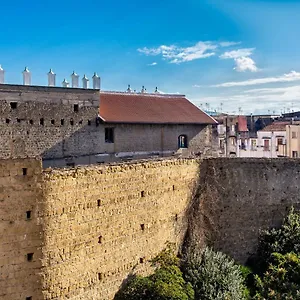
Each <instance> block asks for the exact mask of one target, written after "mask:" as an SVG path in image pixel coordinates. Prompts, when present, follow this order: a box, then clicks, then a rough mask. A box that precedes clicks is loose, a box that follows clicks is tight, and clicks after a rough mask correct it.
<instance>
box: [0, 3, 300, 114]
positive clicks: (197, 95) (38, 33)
mask: <svg viewBox="0 0 300 300" xmlns="http://www.w3.org/2000/svg"><path fill="white" fill-rule="evenodd" d="M45 2H46V1H36V0H32V1H21V0H15V1H10V2H8V1H5V2H3V3H1V18H0V23H1V28H2V30H1V31H0V41H1V46H0V64H1V65H2V67H3V69H5V71H6V74H5V77H6V82H7V83H21V82H22V75H21V71H22V70H23V69H24V67H25V66H28V68H29V69H30V70H31V72H32V84H36V85H46V84H47V76H46V73H47V72H48V71H49V69H50V68H52V69H53V70H54V71H55V73H56V74H57V82H58V84H59V85H60V83H61V82H62V80H63V79H64V78H67V79H68V80H70V74H71V73H72V71H73V70H75V71H76V72H77V73H78V74H79V75H81V77H82V76H83V74H87V76H88V77H89V78H91V77H92V74H93V72H95V71H96V72H97V73H98V74H99V75H100V76H101V79H102V88H103V89H105V90H125V89H126V88H127V84H131V87H132V88H133V89H137V90H140V89H141V86H142V85H145V87H146V88H147V90H148V91H154V89H155V87H156V86H158V88H159V90H160V91H162V92H165V93H180V94H186V95H187V97H188V98H189V99H191V100H192V101H193V102H194V103H195V104H196V105H199V106H201V107H203V108H208V107H209V108H210V109H218V108H220V107H221V106H222V107H223V110H224V111H226V112H236V113H238V111H242V112H244V113H250V112H252V113H259V112H268V111H270V112H273V111H275V112H276V113H280V112H281V111H283V110H285V111H287V110H288V109H289V110H292V109H293V110H298V109H299V110H300V38H299V36H300V1H299V0H297V1H279V0H278V1H276V0H273V1H272V0H265V1H263V0H262V1H259V0H226V1H224V0H186V1H179V0H160V1H158V0H152V1H147V2H146V1H136V0H132V1H121V0H115V1H91V0H86V1H76V0H74V1H57V0H52V1H47V2H46V4H45ZM221 103H222V105H221Z"/></svg>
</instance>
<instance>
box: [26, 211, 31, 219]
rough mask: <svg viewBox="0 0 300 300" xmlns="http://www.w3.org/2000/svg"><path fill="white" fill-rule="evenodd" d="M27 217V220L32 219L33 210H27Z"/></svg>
mask: <svg viewBox="0 0 300 300" xmlns="http://www.w3.org/2000/svg"><path fill="white" fill-rule="evenodd" d="M26 219H27V220H30V219H31V210H28V211H26Z"/></svg>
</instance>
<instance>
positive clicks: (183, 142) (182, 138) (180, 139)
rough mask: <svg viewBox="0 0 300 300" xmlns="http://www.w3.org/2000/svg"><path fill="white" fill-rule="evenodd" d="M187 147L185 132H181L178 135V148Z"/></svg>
mask: <svg viewBox="0 0 300 300" xmlns="http://www.w3.org/2000/svg"><path fill="white" fill-rule="evenodd" d="M187 147H188V140H187V136H186V135H185V134H181V135H180V136H179V137H178V148H187Z"/></svg>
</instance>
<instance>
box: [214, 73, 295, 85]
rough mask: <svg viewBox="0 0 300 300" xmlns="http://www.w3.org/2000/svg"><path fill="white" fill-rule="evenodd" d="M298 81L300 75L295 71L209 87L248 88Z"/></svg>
mask: <svg viewBox="0 0 300 300" xmlns="http://www.w3.org/2000/svg"><path fill="white" fill-rule="evenodd" d="M299 80H300V73H299V72H296V71H291V72H290V73H287V74H283V75H281V76H277V77H265V78H257V79H249V80H245V81H232V82H225V83H221V84H216V85H212V86H211V87H234V86H248V85H257V84H265V83H277V82H293V81H299Z"/></svg>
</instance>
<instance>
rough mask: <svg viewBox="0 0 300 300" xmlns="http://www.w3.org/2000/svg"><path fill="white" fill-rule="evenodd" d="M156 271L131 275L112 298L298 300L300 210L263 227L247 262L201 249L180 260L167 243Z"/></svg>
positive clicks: (299, 288)
mask: <svg viewBox="0 0 300 300" xmlns="http://www.w3.org/2000/svg"><path fill="white" fill-rule="evenodd" d="M152 263H153V265H154V266H155V267H156V268H155V272H154V274H152V275H150V276H147V277H142V276H134V277H132V278H131V279H130V280H129V281H128V283H127V285H126V286H125V287H123V288H122V289H121V290H120V291H119V292H118V293H117V295H116V296H115V300H125V299H126V300H144V299H145V300H146V299H150V300H152V299H157V300H171V299H175V300H193V299H195V300H242V299H256V300H264V299H271V300H272V299H274V300H275V299H300V214H299V213H297V212H295V211H294V209H293V208H292V209H291V210H290V212H289V214H288V216H287V217H286V219H285V220H284V222H283V225H282V226H281V227H280V228H278V229H271V230H266V231H263V232H261V235H260V237H259V245H258V250H257V253H256V254H255V255H254V256H253V257H252V258H251V260H249V266H247V267H245V266H239V265H237V264H235V262H234V261H233V260H232V259H230V258H229V257H227V256H226V255H225V254H222V253H220V252H215V251H213V250H212V249H211V248H205V249H204V250H203V251H202V252H197V251H190V252H189V254H188V255H187V257H185V258H184V259H182V260H181V261H180V260H179V259H178V258H177V257H176V255H175V252H174V250H173V248H172V247H171V246H170V245H168V246H167V248H166V249H165V250H164V251H162V252H161V253H160V254H159V255H158V256H157V257H156V258H155V259H154V260H153V261H152Z"/></svg>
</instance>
